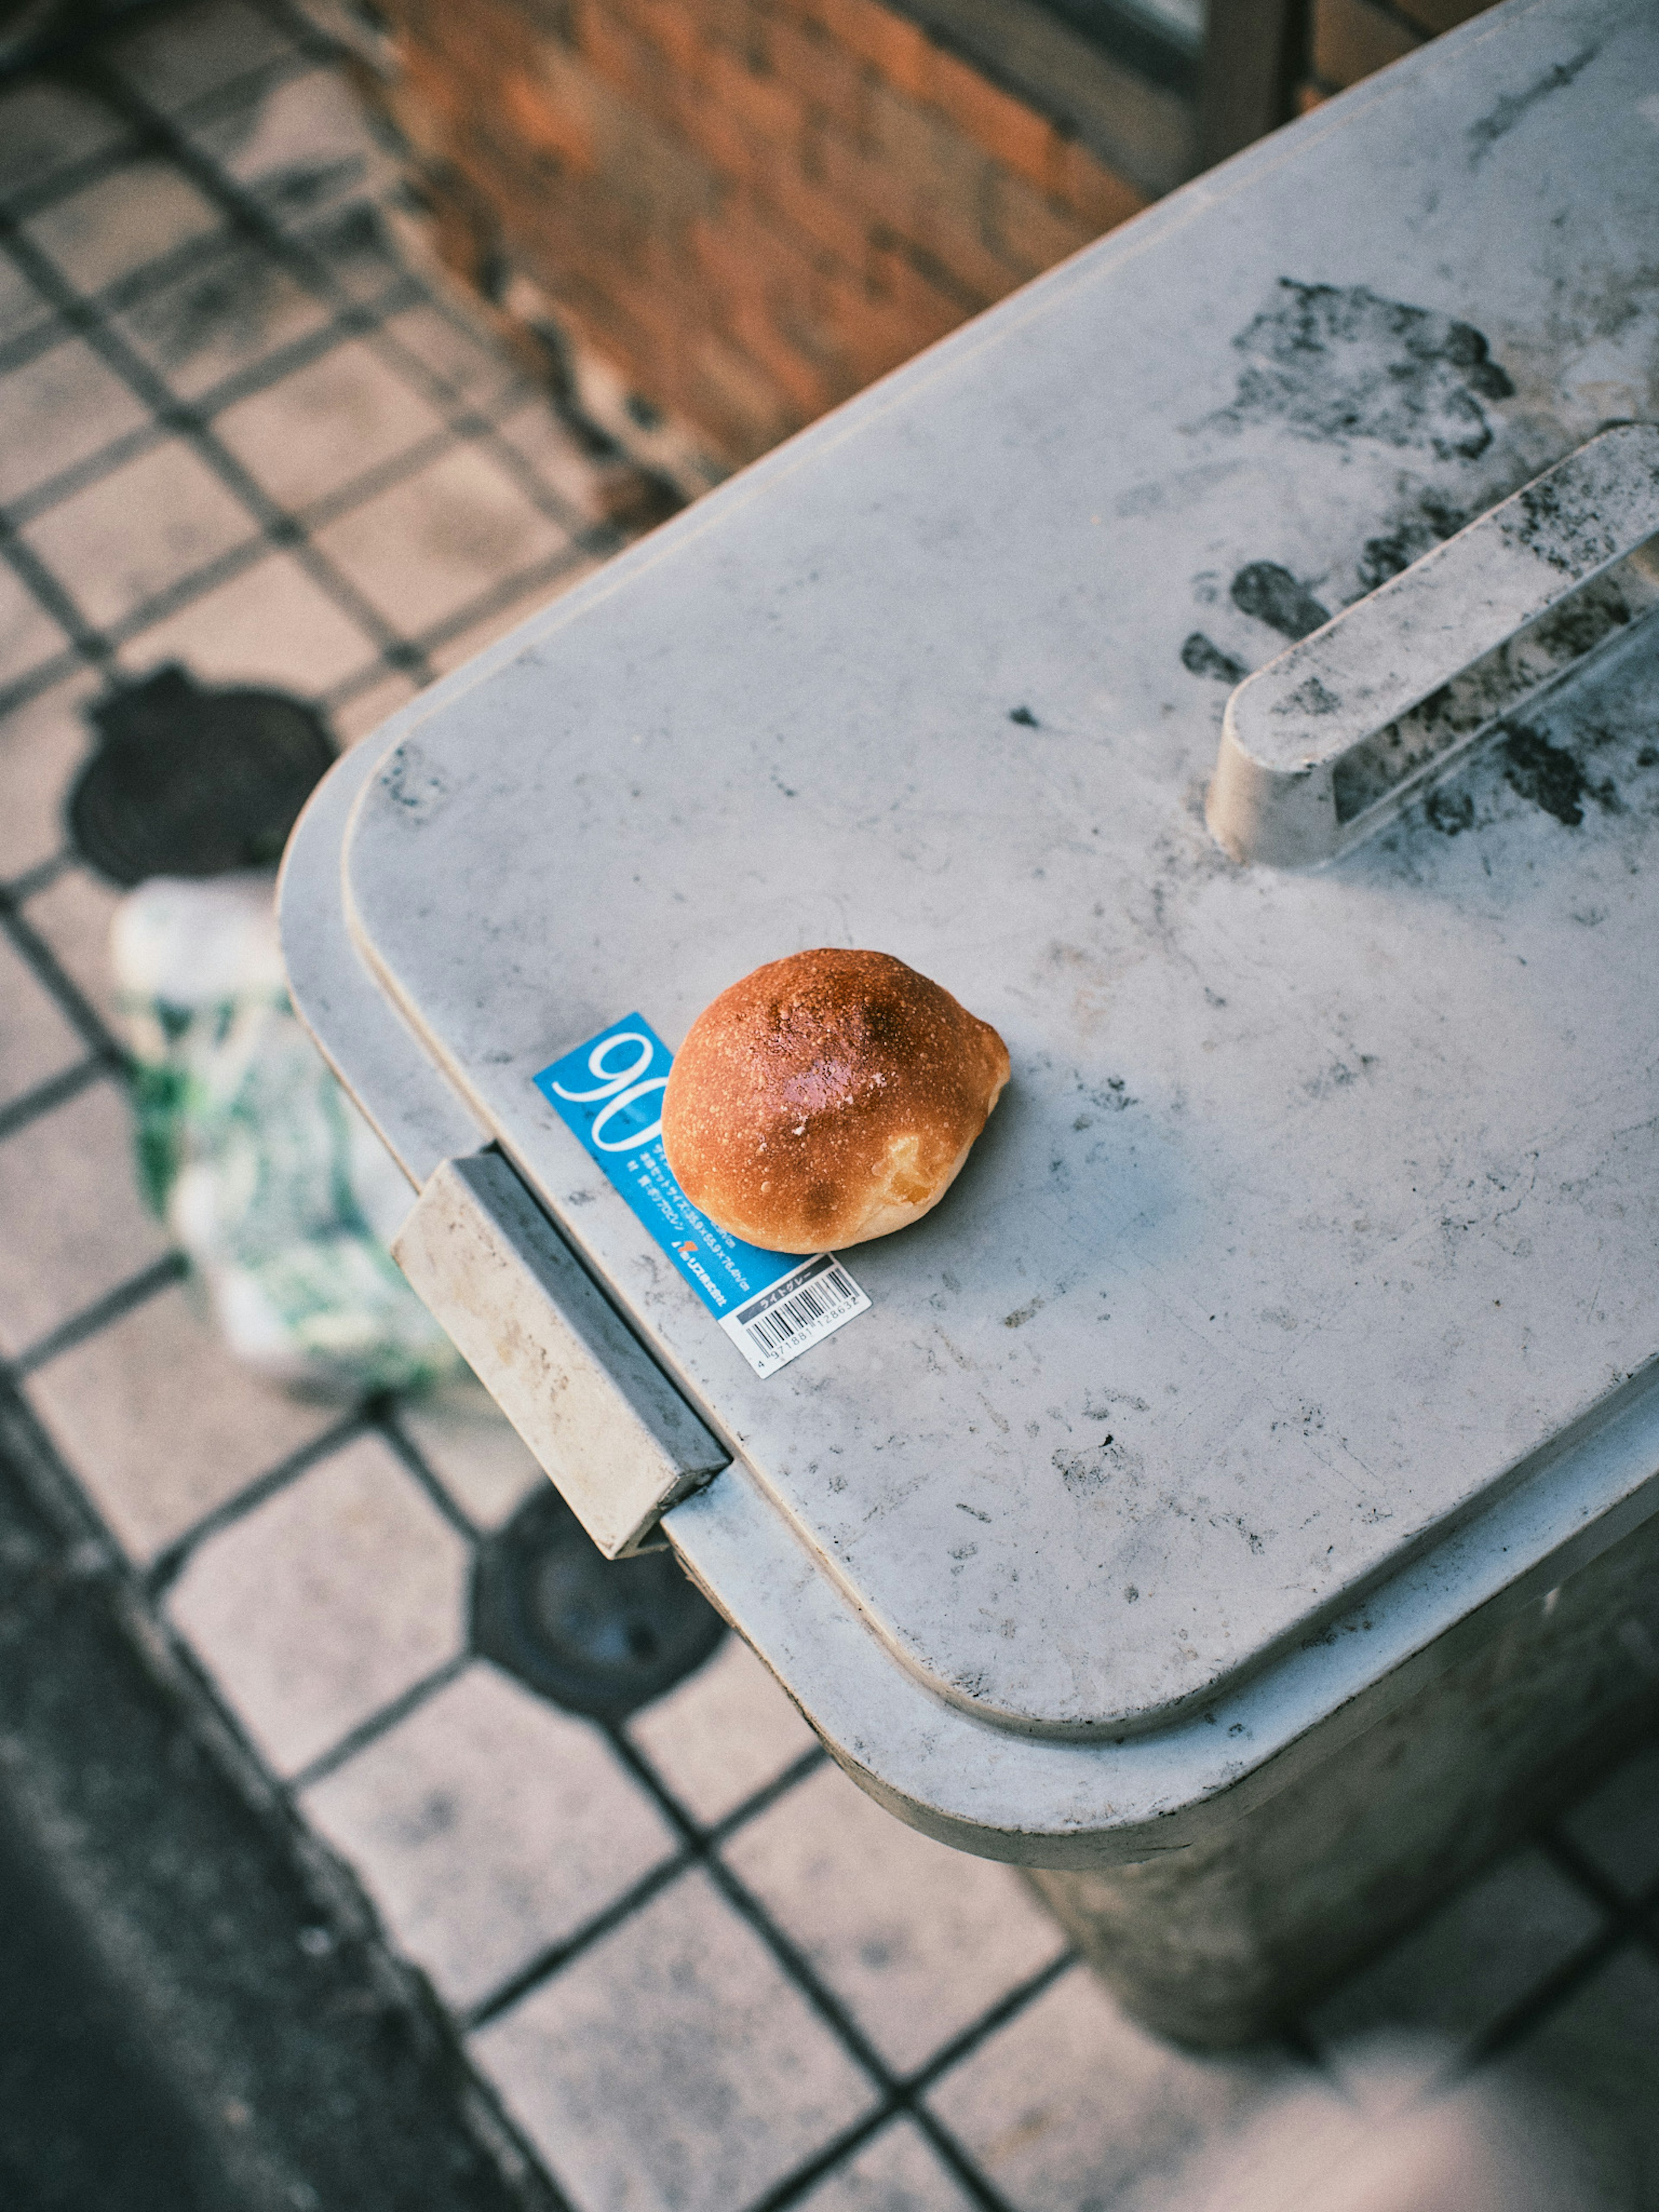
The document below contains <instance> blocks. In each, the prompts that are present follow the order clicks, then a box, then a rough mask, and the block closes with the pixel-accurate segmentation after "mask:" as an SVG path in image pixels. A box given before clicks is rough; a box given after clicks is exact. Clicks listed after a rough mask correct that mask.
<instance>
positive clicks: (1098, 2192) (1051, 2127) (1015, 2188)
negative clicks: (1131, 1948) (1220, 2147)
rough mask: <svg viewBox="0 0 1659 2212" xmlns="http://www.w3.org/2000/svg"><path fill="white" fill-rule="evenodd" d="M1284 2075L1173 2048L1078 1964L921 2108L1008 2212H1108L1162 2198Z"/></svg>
mask: <svg viewBox="0 0 1659 2212" xmlns="http://www.w3.org/2000/svg"><path fill="white" fill-rule="evenodd" d="M1295 2078H1296V2076H1295V2069H1291V2068H1290V2067H1289V2066H1288V2065H1287V2064H1286V2063H1285V2062H1281V2061H1277V2060H1274V2059H1271V2058H1267V2057H1259V2056H1246V2057H1213V2058H1212V2057H1194V2056H1192V2055H1191V2054H1189V2053H1188V2052H1185V2051H1179V2050H1177V2049H1176V2047H1175V2045H1172V2044H1168V2043H1164V2042H1163V2041H1161V2040H1160V2039H1158V2037H1156V2036H1154V2035H1152V2034H1151V2033H1149V2032H1148V2031H1147V2030H1146V2029H1144V2028H1141V2027H1137V2026H1136V2025H1135V2023H1134V2022H1133V2021H1131V2020H1129V2019H1128V2018H1127V2016H1126V2015H1124V2014H1123V2013H1122V2012H1121V2011H1120V2010H1119V2008H1118V2007H1117V2006H1116V2005H1115V2002H1113V2000H1112V1999H1111V1998H1110V1997H1109V1996H1108V1995H1107V1993H1106V1991H1105V1990H1104V1989H1103V1987H1102V1986H1101V1984H1099V1983H1098V1982H1097V1981H1095V1980H1094V1979H1093V1978H1092V1977H1091V1975H1090V1973H1089V1972H1088V1971H1087V1969H1086V1968H1085V1967H1083V1966H1075V1967H1073V1969H1072V1970H1071V1972H1068V1973H1066V1974H1065V1975H1063V1976H1062V1977H1061V1978H1060V1980H1059V1981H1058V1982H1056V1983H1055V1984H1054V1985H1053V1986H1052V1987H1051V1988H1050V1989H1048V1990H1046V1991H1045V1992H1044V1994H1043V1995H1042V1996H1040V1997H1039V1998H1037V1999H1036V2002H1034V2003H1032V2004H1030V2005H1029V2006H1027V2007H1026V2008H1025V2009H1024V2011H1022V2012H1020V2013H1018V2015H1016V2016H1015V2018H1014V2019H1013V2020H1012V2021H1010V2022H1009V2023H1008V2024H1007V2026H1006V2027H1003V2028H1001V2029H1000V2030H999V2031H998V2032H997V2033H995V2034H994V2035H992V2036H989V2037H987V2039H986V2040H985V2041H984V2042H983V2043H981V2045H979V2046H978V2047H977V2048H976V2049H975V2051H972V2052H970V2053H969V2056H968V2057H966V2058H965V2059H964V2060H963V2062H962V2063H961V2064H960V2065H958V2066H957V2067H955V2068H953V2069H951V2072H950V2073H948V2074H947V2075H945V2077H944V2078H943V2080H942V2081H940V2082H939V2086H938V2087H936V2088H935V2089H934V2090H933V2092H932V2093H931V2095H930V2096H929V2098H928V2100H927V2101H928V2104H929V2105H930V2106H931V2107H932V2108H933V2111H934V2112H936V2113H937V2114H938V2115H939V2118H940V2119H941V2121H942V2122H943V2123H944V2124H945V2126H946V2127H947V2128H949V2129H950V2130H951V2133H952V2134H953V2135H954V2136H955V2137H956V2138H957V2141H958V2142H960V2143H962V2144H963V2147H964V2148H966V2149H967V2151H968V2152H969V2154H971V2155H972V2157H973V2158H974V2160H975V2162H976V2164H977V2165H978V2166H980V2167H981V2170H982V2171H983V2172H985V2173H986V2175H987V2177H988V2179H990V2181H991V2182H992V2184H993V2185H994V2187H996V2188H997V2189H999V2190H1000V2191H1001V2192H1002V2194H1003V2196H1004V2197H1006V2199H1007V2201H1008V2202H1009V2203H1011V2204H1012V2205H1015V2206H1017V2207H1018V2212H1057V2208H1065V2212H1084V2208H1085V2207H1086V2208H1088V2212H1107V2208H1108V2207H1110V2208H1112V2212H1117V2208H1119V2207H1120V2206H1125V2207H1127V2205H1129V2204H1131V2203H1135V2204H1148V2205H1150V2204H1154V2203H1157V2202H1158V2198H1159V2197H1160V2196H1164V2197H1165V2201H1166V2202H1167V2201H1169V2200H1168V2197H1167V2193H1166V2192H1167V2188H1168V2184H1169V2182H1170V2179H1172V2177H1173V2176H1174V2175H1176V2173H1178V2172H1180V2170H1181V2169H1182V2167H1183V2166H1187V2165H1188V2163H1189V2162H1190V2161H1191V2160H1193V2159H1194V2157H1195V2156H1197V2155H1198V2154H1200V2153H1201V2152H1204V2151H1205V2150H1206V2149H1208V2148H1210V2147H1211V2146H1212V2144H1213V2143H1214V2142H1216V2141H1217V2140H1218V2138H1219V2137H1220V2136H1222V2134H1223V2133H1224V2131H1227V2130H1236V2129H1237V2128H1239V2127H1242V2126H1243V2124H1246V2123H1247V2122H1248V2120H1249V2118H1252V2117H1253V2116H1254V2115H1255V2114H1256V2113H1258V2112H1261V2110H1262V2109H1263V2108H1264V2106H1266V2105H1267V2103H1268V2102H1269V2101H1270V2100H1273V2099H1274V2098H1276V2097H1279V2096H1282V2095H1284V2094H1285V2093H1286V2091H1287V2090H1288V2089H1289V2088H1290V2087H1291V2083H1292V2081H1293V2079H1295ZM1316 2094H1317V2095H1318V2098H1319V2102H1320V2104H1321V2106H1323V2105H1324V2103H1325V2101H1326V2100H1325V2095H1324V2093H1316ZM1176 2201H1177V2202H1178V2200H1176Z"/></svg>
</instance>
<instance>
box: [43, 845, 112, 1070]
mask: <svg viewBox="0 0 1659 2212" xmlns="http://www.w3.org/2000/svg"><path fill="white" fill-rule="evenodd" d="M121 896H122V895H121V893H120V892H119V891H118V890H116V889H115V888H114V887H113V885H112V884H106V882H105V881H104V880H103V878H102V877H101V876H95V875H94V874H93V872H92V871H91V870H90V869H89V868H81V867H71V868H65V869H64V872H63V873H62V874H61V875H59V876H55V877H54V878H52V882H51V883H49V884H47V885H46V889H45V890H40V891H37V892H36V893H35V894H34V896H33V898H32V899H30V900H29V901H28V902H27V904H26V905H25V906H24V908H23V914H24V918H25V919H26V921H27V922H28V924H29V926H30V927H31V928H32V929H34V930H37V931H38V932H39V933H40V935H41V936H42V937H43V938H45V939H46V943H47V945H50V947H51V948H52V952H53V954H54V955H55V956H56V957H57V959H58V964H59V965H60V966H61V967H62V969H64V973H65V974H66V975H68V977H69V978H70V981H71V982H72V983H74V984H75V985H76V987H77V988H78V989H79V990H80V992H81V993H82V996H83V997H84V998H86V999H87V1000H88V1001H89V1002H90V1004H91V1006H92V1007H93V1009H94V1012H96V1013H98V1014H100V1015H101V1017H102V1018H103V1020H104V1023H105V1025H106V1027H107V1028H108V1029H109V1030H110V1031H111V1033H112V1035H114V1036H116V1037H119V1036H120V1034H121V1011H120V1008H119V1006H118V1004H117V1001H116V993H115V976H114V972H113V970H112V968H111V965H110V957H109V933H110V924H111V922H112V921H113V920H114V918H115V909H116V908H117V907H118V905H119V904H120V902H121Z"/></svg>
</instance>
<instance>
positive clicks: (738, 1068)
mask: <svg viewBox="0 0 1659 2212" xmlns="http://www.w3.org/2000/svg"><path fill="white" fill-rule="evenodd" d="M1007 1080H1008V1048H1007V1046H1006V1045H1005V1044H1004V1042H1002V1039H1001V1038H1000V1036H998V1035H997V1033H996V1031H995V1030H994V1029H993V1028H991V1026H990V1025H989V1024H988V1023H987V1022H981V1021H976V1020H975V1018H974V1016H973V1015H972V1014H970V1013H969V1012H968V1010H967V1008H966V1007H965V1006H958V1005H957V1002H956V1000H954V999H953V998H952V997H951V994H950V993H949V992H948V991H943V990H941V989H940V988H939V985H938V984H937V983H930V982H929V981H928V980H927V977H926V976H925V975H917V973H916V971H915V969H914V968H907V967H906V966H905V964H904V963H903V962H902V960H895V959H893V958H892V957H890V955H889V954H888V953H885V952H840V951H835V950H833V949H830V948H825V949H824V950H823V951H817V952H796V953H793V954H792V955H791V956H790V957H789V958H788V959H787V960H774V961H772V962H770V963H769V965H768V966H766V967H764V968H757V969H756V970H755V972H754V973H753V975H745V976H744V979H743V981H741V982H740V983H733V984H732V987H731V989H730V990H729V991H722V992H721V993H720V996H719V998H718V999H716V1000H714V1003H713V1004H712V1005H711V1006H705V1007H704V1009H703V1011H702V1013H700V1014H699V1015H698V1016H697V1018H696V1021H695V1022H693V1023H692V1024H691V1032H690V1036H688V1037H687V1038H686V1040H685V1042H684V1044H683V1045H682V1046H681V1047H680V1049H679V1053H678V1057H677V1058H676V1060H675V1061H674V1066H673V1072H672V1073H671V1075H670V1076H669V1079H668V1088H667V1090H666V1091H665V1092H664V1093H663V1102H662V1141H663V1149H664V1151H665V1152H666V1153H667V1155H668V1164H669V1166H670V1167H671V1168H672V1170H674V1174H675V1176H676V1179H677V1180H678V1183H679V1186H680V1188H681V1189H682V1190H683V1191H684V1193H685V1194H686V1196H687V1197H688V1198H689V1199H690V1201H691V1203H692V1205H693V1206H698V1207H700V1208H701V1209H702V1212H704V1213H706V1214H707V1215H708V1218H709V1219H710V1220H711V1221H714V1222H717V1223H718V1224H719V1225H720V1227H721V1228H722V1229H724V1230H726V1231H728V1233H729V1234H730V1235H732V1236H733V1237H741V1238H742V1239H743V1240H744V1243H748V1244H758V1245H761V1246H763V1248H764V1249H766V1250H768V1251H771V1252H827V1251H835V1250H837V1249H840V1248H841V1247H842V1246H844V1245H848V1244H861V1243H864V1242H865V1241H866V1239H867V1238H869V1237H885V1236H886V1235H887V1234H888V1232H889V1231H890V1230H894V1229H902V1228H904V1227H905V1226H906V1225H907V1224H908V1223H909V1222H912V1221H915V1220H917V1219H919V1218H921V1215H922V1214H924V1213H926V1212H927V1210H928V1208H929V1207H930V1206H937V1205H938V1203H939V1200H940V1199H941V1198H943V1197H944V1195H945V1192H946V1191H947V1190H948V1189H949V1188H951V1183H952V1182H954V1181H955V1180H956V1176H957V1170H958V1169H959V1168H960V1167H961V1165H962V1164H963V1161H964V1160H965V1159H966V1158H967V1157H968V1152H969V1146H971V1145H972V1144H973V1141H974V1139H975V1137H976V1136H978V1134H979V1133H980V1131H981V1129H982V1128H983V1127H985V1121H986V1116H987V1115H988V1114H989V1113H990V1110H991V1109H992V1108H993V1107H994V1105H995V1104H996V1103H997V1098H998V1096H999V1094H1000V1091H1001V1090H1002V1086H1003V1085H1004V1084H1005V1083H1006V1081H1007Z"/></svg>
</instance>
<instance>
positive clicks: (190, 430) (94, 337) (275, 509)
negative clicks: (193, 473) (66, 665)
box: [0, 212, 410, 651]
mask: <svg viewBox="0 0 1659 2212" xmlns="http://www.w3.org/2000/svg"><path fill="white" fill-rule="evenodd" d="M0 240H3V241H4V242H5V243H6V244H7V245H8V246H9V250H10V252H11V253H12V257H13V258H14V259H15V261H16V262H17V263H18V264H19V265H20V266H21V267H22V269H23V270H24V271H25V273H26V274H27V276H28V278H29V281H30V282H31V283H33V285H34V286H35V288H36V289H37V290H39V291H40V292H41V293H43V294H44V295H46V298H47V299H49V300H50V301H52V302H53V304H54V305H56V306H58V307H64V306H67V305H70V304H74V305H79V306H82V307H84V306H85V305H86V302H85V301H82V300H81V298H80V296H79V295H77V294H76V291H75V289H74V288H73V286H71V285H70V284H69V283H67V282H66V280H65V279H64V278H63V277H62V276H60V275H59V273H58V270H56V269H54V268H53V267H52V264H50V263H49V261H48V260H47V259H46V257H45V256H44V255H43V254H41V253H40V252H39V251H38V249H36V248H35V247H34V246H33V245H32V243H31V242H30V241H29V240H27V239H25V238H23V237H22V236H21V234H19V233H18V231H17V230H16V228H15V224H13V223H11V222H10V218H9V217H8V216H6V215H5V214H4V213H3V212H0ZM87 338H88V343H89V344H90V345H92V346H93V347H94V349H95V350H96V351H97V352H98V353H99V354H100V356H101V357H102V358H103V360H104V362H106V365H107V366H108V367H109V368H112V369H113V370H114V372H115V373H116V374H117V375H118V376H119V377H120V378H121V379H122V380H123V381H124V382H125V384H126V386H127V388H128V389H129V390H130V391H131V392H133V393H134V394H135V396H136V397H137V398H139V399H141V400H143V403H144V404H145V405H146V406H148V407H149V410H150V411H151V413H152V415H153V416H155V419H156V420H157V421H158V422H161V423H163V424H166V425H167V426H168V427H170V428H173V430H175V432H176V433H177V434H178V435H180V436H182V437H185V438H186V439H187V440H188V441H189V442H190V444H191V446H192V447H193V448H194V449H195V451H196V453H197V457H198V458H199V459H201V460H202V461H203V462H204V463H205V464H206V465H207V466H208V467H209V468H210V469H211V470H212V471H213V472H214V474H215V475H216V477H218V478H219V480H220V482H221V483H222V484H223V485H224V487H225V489H227V490H228V491H229V492H230V493H231V495H233V497H234V498H235V499H236V500H237V501H239V502H240V506H241V507H242V509H243V511H244V512H245V513H246V514H247V516H248V517H249V519H250V521H251V523H252V525H253V526H254V528H255V529H256V530H257V532H258V533H259V535H258V537H257V538H254V539H253V540H252V546H251V547H244V548H241V549H239V550H236V551H234V552H233V553H231V554H227V555H222V556H220V559H219V561H218V562H216V563H211V564H210V565H209V566H208V567H207V568H204V569H201V570H198V571H197V572H196V574H194V575H193V576H191V577H189V578H185V579H183V580H180V581H179V582H177V583H175V584H174V585H173V586H171V587H170V588H169V590H168V591H167V592H163V593H161V594H160V595H159V596H158V598H157V599H155V600H154V601H152V602H151V603H150V606H149V608H148V609H141V610H137V611H136V613H133V614H129V615H128V616H127V617H125V618H124V620H123V621H122V622H121V623H118V624H112V626H111V629H110V635H112V636H118V635H132V634H133V633H134V632H135V631H136V630H137V629H141V628H143V627H144V626H146V624H147V623H149V622H151V621H155V620H156V619H157V618H158V616H159V613H160V612H161V611H171V610H172V608H173V607H174V606H175V605H184V604H185V602H186V601H187V600H188V599H192V598H195V597H197V596H199V595H200V593H201V592H203V591H204V590H206V589H210V588H211V584H212V582H213V581H216V580H222V577H221V576H220V575H219V574H217V572H218V571H220V570H222V569H223V568H225V566H226V564H227V563H233V562H234V563H236V564H238V565H240V566H241V567H246V566H248V565H251V562H252V560H254V559H257V558H258V557H259V555H260V554H261V553H262V552H263V550H264V546H265V545H273V544H279V545H285V546H288V547H289V548H291V549H292V550H293V552H294V554H295V558H296V559H297V560H298V561H299V562H301V566H302V567H303V568H305V569H306V570H307V574H309V575H310V576H311V578H312V580H313V582H314V583H316V584H317V585H319V587H320V588H321V589H323V590H325V592H328V594H329V595H330V597H331V599H333V600H334V602H335V604H336V605H337V606H338V607H339V608H340V609H341V610H342V611H343V612H344V613H346V614H347V615H349V617H350V618H351V619H352V620H353V621H354V622H355V623H356V625H357V627H358V629H361V630H362V631H363V633H364V634H365V635H366V636H367V637H368V639H369V640H370V641H372V642H374V643H375V644H377V645H379V646H380V648H381V650H382V651H386V650H390V649H392V648H394V647H395V648H397V649H398V650H400V651H409V650H410V647H409V646H408V642H407V641H406V640H405V639H404V638H403V637H402V636H401V635H400V634H399V633H398V631H397V630H396V629H395V628H394V627H393V626H392V624H391V623H388V622H387V621H386V618H385V617H384V616H382V615H381V614H380V611H379V610H378V608H376V607H375V606H374V605H373V604H372V603H371V602H370V601H369V600H368V599H366V598H365V597H364V596H363V594H362V592H359V591H358V589H357V587H356V585H355V584H353V583H352V581H351V580H350V579H349V577H348V576H346V575H345V574H343V571H341V570H340V569H338V568H337V567H336V565H335V564H334V562H331V561H330V560H329V559H327V557H326V556H325V555H324V554H322V553H321V552H320V551H319V550H318V548H317V547H315V546H314V545H313V544H311V543H310V541H309V540H308V539H307V537H306V535H305V532H303V531H302V530H301V527H300V526H299V524H298V523H297V522H295V520H294V518H293V517H292V516H291V515H290V514H289V513H286V512H285V510H284V509H283V507H281V506H280V505H279V504H278V503H277V501H275V500H274V499H272V498H271V497H270V495H269V494H268V493H266V492H265V490H264V488H263V487H262V486H261V485H260V484H259V483H258V482H257V480H256V479H255V478H254V477H252V475H251V474H250V473H249V471H247V470H246V469H245V468H244V467H243V466H242V465H241V463H240V461H239V460H237V459H236V457H235V455H234V453H231V452H230V450H229V448H228V447H226V446H225V445H223V444H222V442H221V441H220V440H219V439H217V438H216V436H215V435H213V433H212V431H211V430H210V429H209V428H207V426H206V425H205V424H204V423H203V422H201V421H200V420H199V419H198V417H197V416H196V415H195V413H194V412H193V411H192V410H191V409H189V408H188V407H185V406H182V405H181V404H179V401H178V400H177V399H176V398H174V397H173V393H172V392H171V391H170V390H169V389H168V387H167V384H166V383H165V381H164V380H162V379H161V377H160V376H158V375H157V374H156V373H155V370H153V369H152V368H150V367H149V364H148V363H147V362H145V361H143V359H142V358H141V357H140V356H139V355H138V354H137V353H136V352H135V351H134V350H133V349H132V348H131V346H130V345H129V344H128V343H127V342H126V340H125V338H124V337H121V335H120V334H119V332H118V331H114V330H112V329H111V328H110V327H109V325H107V324H106V323H104V322H102V321H100V320H94V321H93V322H92V323H91V325H89V326H88V331H87ZM10 542H11V543H13V544H15V543H16V541H15V540H12V541H10ZM234 572H235V571H234V567H233V568H232V569H231V573H234ZM42 573H43V574H44V573H45V572H44V568H42ZM58 589H59V590H60V591H61V590H62V586H58ZM64 596H65V599H67V594H65V595H64ZM82 627H83V628H84V625H82Z"/></svg>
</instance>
